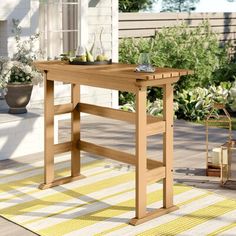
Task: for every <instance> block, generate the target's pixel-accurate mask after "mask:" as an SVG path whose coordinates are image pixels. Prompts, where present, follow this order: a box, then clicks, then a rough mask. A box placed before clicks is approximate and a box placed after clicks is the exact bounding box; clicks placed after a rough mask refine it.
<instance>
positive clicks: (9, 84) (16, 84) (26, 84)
mask: <svg viewBox="0 0 236 236" xmlns="http://www.w3.org/2000/svg"><path fill="white" fill-rule="evenodd" d="M7 86H8V87H16V86H18V87H19V86H24V87H25V86H33V83H19V84H18V83H8V84H7Z"/></svg>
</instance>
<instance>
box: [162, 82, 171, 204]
mask: <svg viewBox="0 0 236 236" xmlns="http://www.w3.org/2000/svg"><path fill="white" fill-rule="evenodd" d="M163 90H164V91H163V119H164V120H165V121H166V132H165V133H164V135H163V164H164V166H165V169H166V174H165V176H166V177H165V179H164V186H163V207H164V208H169V207H172V206H173V115H174V112H173V110H174V107H173V87H172V85H171V84H167V85H165V86H164V89H163Z"/></svg>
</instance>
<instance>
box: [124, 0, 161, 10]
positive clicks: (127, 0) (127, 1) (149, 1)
mask: <svg viewBox="0 0 236 236" xmlns="http://www.w3.org/2000/svg"><path fill="white" fill-rule="evenodd" d="M155 2H157V0H139V1H137V0H119V11H121V12H138V11H140V10H150V9H152V5H153V3H155Z"/></svg>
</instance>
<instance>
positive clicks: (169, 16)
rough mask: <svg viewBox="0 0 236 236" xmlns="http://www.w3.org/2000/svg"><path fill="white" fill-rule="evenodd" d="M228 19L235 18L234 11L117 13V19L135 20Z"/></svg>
mask: <svg viewBox="0 0 236 236" xmlns="http://www.w3.org/2000/svg"><path fill="white" fill-rule="evenodd" d="M186 18H188V19H192V20H194V19H222V18H226V19H230V18H236V13H235V12H230V13H225V12H221V13H215V12H214V13H209V12H208V13H187V12H181V13H170V12H160V13H120V14H119V21H135V20H140V19H142V20H145V21H147V20H153V19H159V20H162V19H163V20H177V19H186Z"/></svg>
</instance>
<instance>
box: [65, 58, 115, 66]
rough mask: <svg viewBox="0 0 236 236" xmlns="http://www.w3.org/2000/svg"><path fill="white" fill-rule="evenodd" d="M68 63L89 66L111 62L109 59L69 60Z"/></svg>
mask: <svg viewBox="0 0 236 236" xmlns="http://www.w3.org/2000/svg"><path fill="white" fill-rule="evenodd" d="M69 63H70V64H71V65H85V66H89V65H108V64H112V60H111V59H110V60H109V61H94V62H89V61H86V62H83V61H70V62H69Z"/></svg>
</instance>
